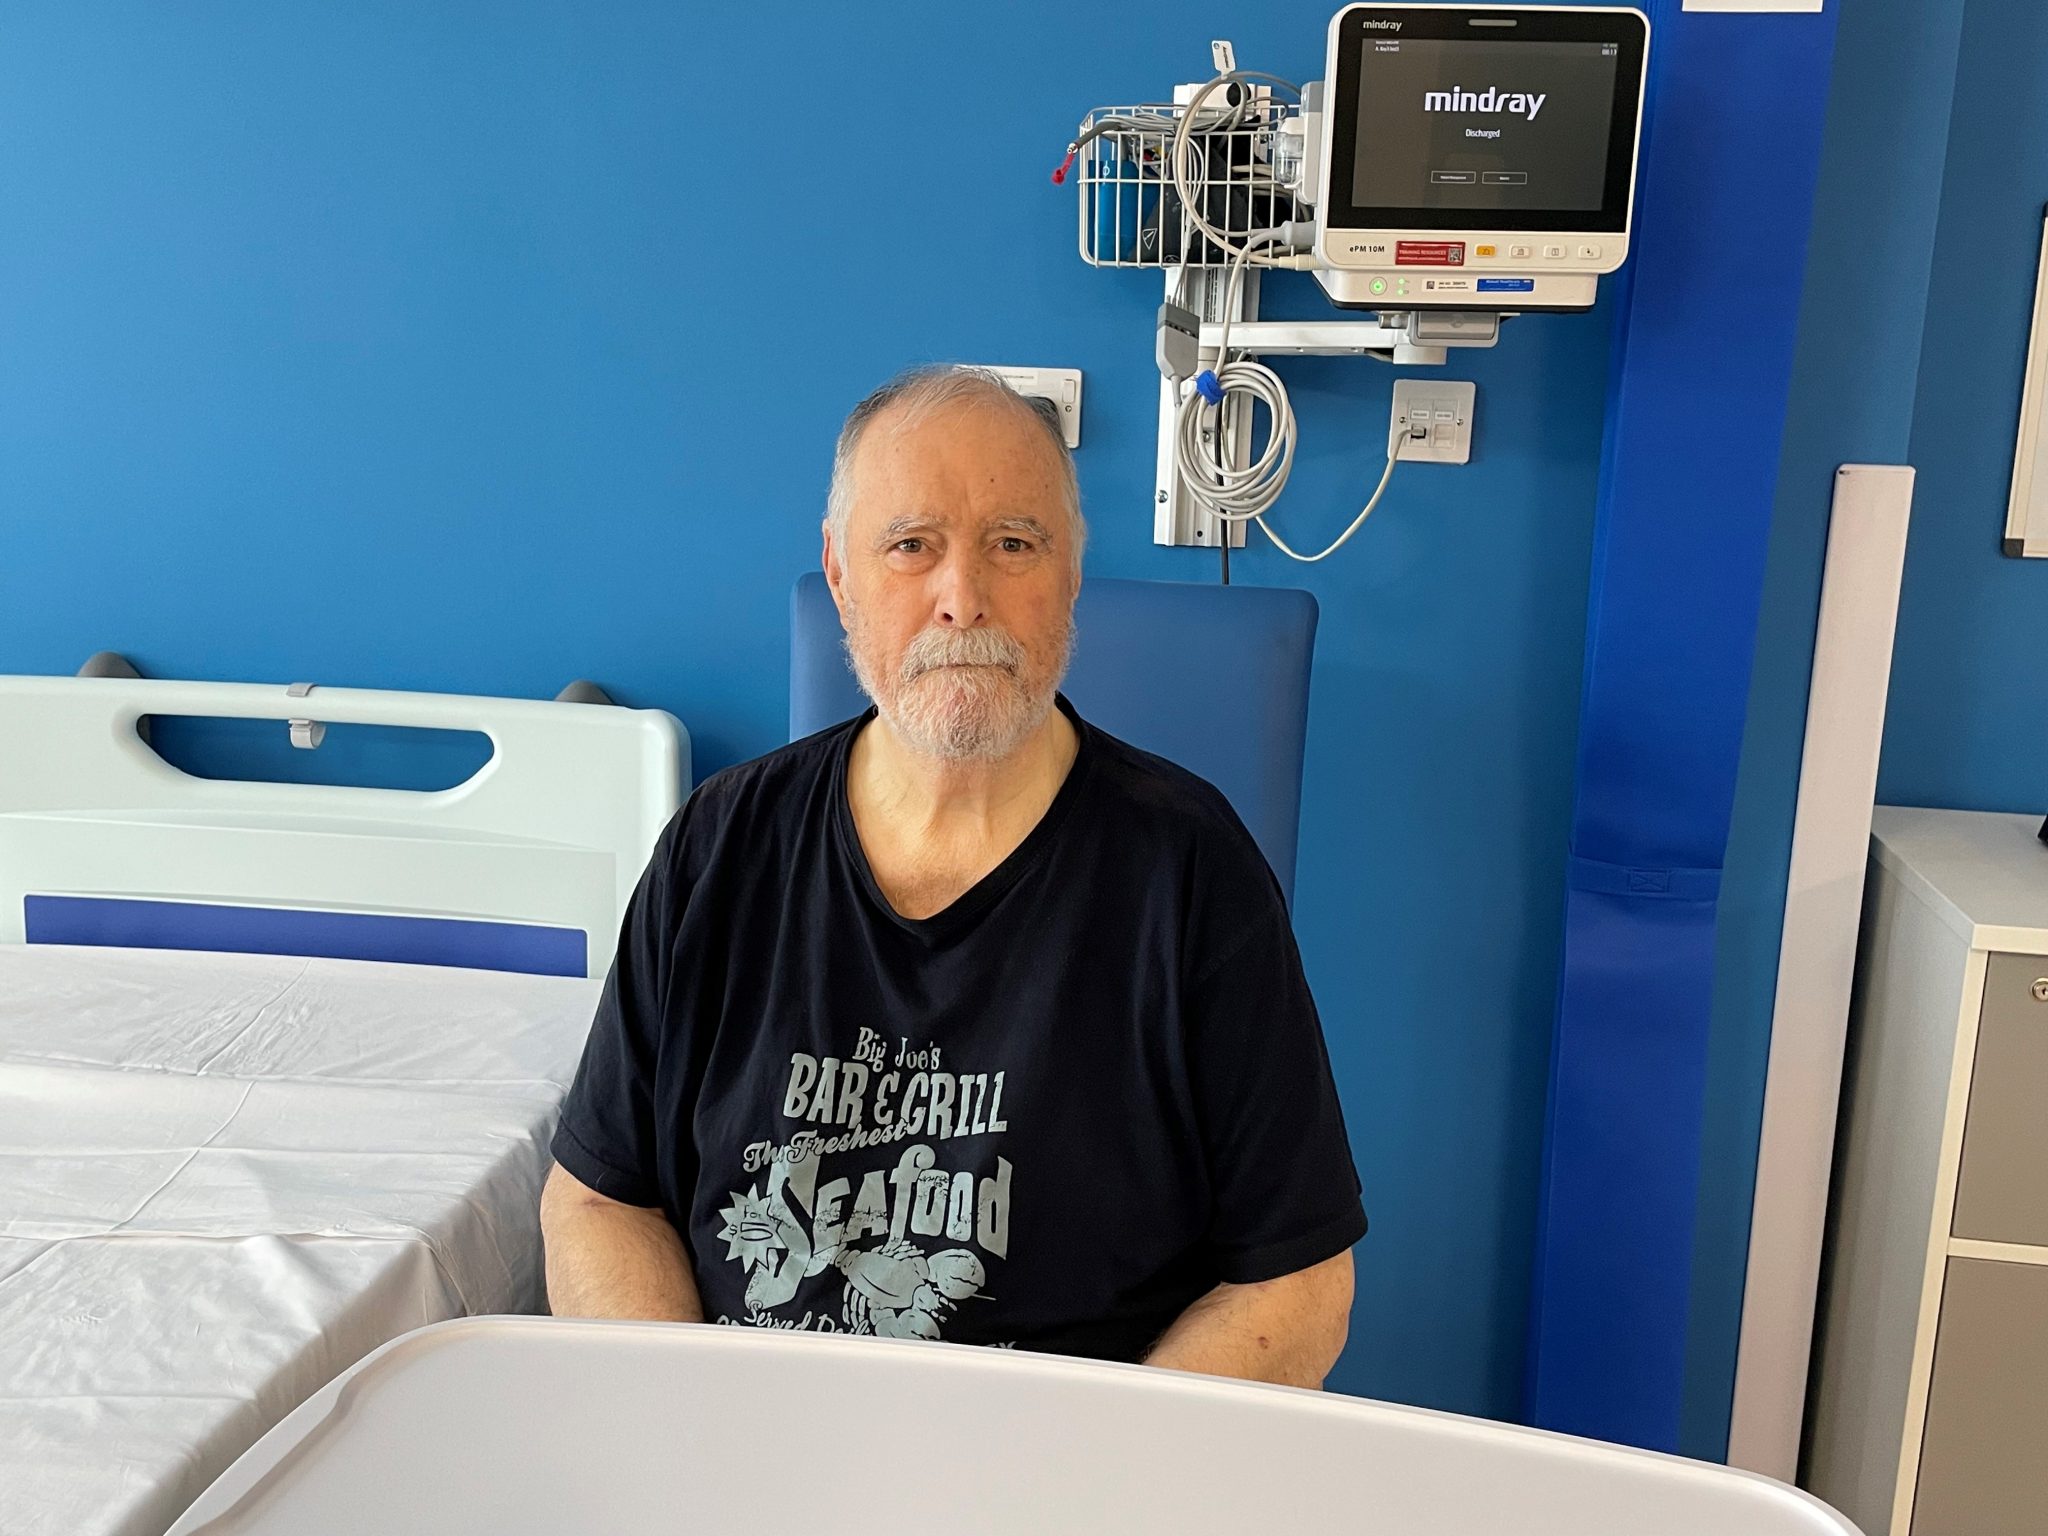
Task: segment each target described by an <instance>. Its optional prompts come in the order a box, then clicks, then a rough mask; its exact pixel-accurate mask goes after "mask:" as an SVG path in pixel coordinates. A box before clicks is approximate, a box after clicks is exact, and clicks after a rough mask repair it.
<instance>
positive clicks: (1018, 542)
mask: <svg viewBox="0 0 2048 1536" xmlns="http://www.w3.org/2000/svg"><path fill="white" fill-rule="evenodd" d="M1030 548H1031V541H1030V540H1029V539H1004V540H1003V541H1002V550H1003V553H1004V554H1006V555H1021V554H1023V553H1024V552H1025V551H1026V550H1028V549H1030Z"/></svg>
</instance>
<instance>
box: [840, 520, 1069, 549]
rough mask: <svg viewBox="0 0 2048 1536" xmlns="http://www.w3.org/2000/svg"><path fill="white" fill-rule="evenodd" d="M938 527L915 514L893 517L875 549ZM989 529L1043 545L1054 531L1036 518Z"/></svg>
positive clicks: (1005, 522)
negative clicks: (1021, 536)
mask: <svg viewBox="0 0 2048 1536" xmlns="http://www.w3.org/2000/svg"><path fill="white" fill-rule="evenodd" d="M937 526H938V525H937V524H936V523H935V522H934V521H933V520H932V519H931V518H929V517H920V516H917V515H915V514H906V515H904V516H901V517H892V518H890V519H889V521H888V522H886V523H884V524H883V525H882V531H881V532H880V533H878V534H876V535H875V547H876V548H878V549H880V548H885V547H887V546H888V545H891V544H894V543H895V542H896V541H897V540H898V539H907V538H911V537H913V536H914V535H917V534H921V533H930V532H932V531H934V530H935V529H936V528H937ZM988 529H989V531H990V532H991V533H999V534H1003V535H1005V536H1012V535H1017V534H1022V535H1023V536H1025V537H1026V538H1032V539H1036V540H1038V542H1039V543H1041V544H1050V543H1051V542H1052V530H1051V529H1049V528H1047V527H1046V526H1045V524H1044V523H1042V522H1040V521H1039V520H1038V519H1037V518H1035V517H1022V516H1019V517H999V518H997V519H996V520H995V521H994V522H992V523H990V524H989V525H988Z"/></svg>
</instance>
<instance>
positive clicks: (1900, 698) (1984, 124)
mask: <svg viewBox="0 0 2048 1536" xmlns="http://www.w3.org/2000/svg"><path fill="white" fill-rule="evenodd" d="M2044 204H2048V6H2043V5H2041V4H2040V3H2039V0H1969V8H1968V13H1967V17H1966V20H1965V22H1964V26H1963V39H1962V51H1961V59H1960V63H1959V67H1958V70H1957V76H1956V105H1955V120H1954V126H1953V129H1952V131H1951V133H1950V136H1949V143H1948V168H1947V175H1946V177H1945V179H1944V181H1943V184H1942V197H1941V223H1940V227H1939V230H1938V232H1937V234H1936V237H1935V270H1936V271H1937V272H1938V273H1940V274H1942V278H1943V280H1942V281H1941V282H1940V283H1939V284H1938V285H1937V287H1936V288H1935V291H1934V293H1933V296H1932V298H1931V300H1930V302H1929V304H1928V307H1927V337H1926V344H1925V347H1924V349H1923V351H1922V353H1921V358H1920V371H1919V381H1918V382H1919V391H1918V399H1917V403H1916V405H1915V408H1914V412H1913V462H1914V463H1915V464H1917V465H1918V466H1919V469H1920V477H1919V482H1918V485H1917V488H1916V491H1915V495H1914V503H1913V530H1912V535H1911V538H1910V539H1909V541H1908V543H1907V546H1906V581H1905V586H1904V589H1903V590H1902V591H1901V593H1900V598H1899V636H1898V645H1897V650H1896V653H1895V659H1894V661H1893V664H1892V692H1891V703H1890V708H1889V710H1888V712H1887V715H1886V719H1885V737H1884V760H1883V768H1882V771H1881V774H1880V777H1879V780H1878V795H1879V798H1880V799H1882V800H1884V801H1886V802H1888V803H1890V804H1896V805H1939V806H1959V807H1964V808H1968V809H1974V810H2000V811H2048V562H2044V561H2040V560H2013V559H2008V558H2006V557H2005V556H2004V555H2003V554H2002V553H2001V552H2000V549H1999V541H2000V539H2001V538H2002V537H2003V535H2004V532H2005V512H2006V500H2007V497H2008V495H2009V493H2010V491H2011V487H2012V468H2013V444H2014V438H2015V435H2016V433H2017V431H2018V426H2019V409H2020V381H2021V377H2022V374H2023V372H2024V370H2025V365H2026V347H2027V327H2028V324H2029V322H2030V320H2031V317H2032V315H2033V307H2034V282H2035V274H2036V271H2037V269H2038V262H2039V257H2040V251H2041V214H2042V207H2043V205H2044Z"/></svg>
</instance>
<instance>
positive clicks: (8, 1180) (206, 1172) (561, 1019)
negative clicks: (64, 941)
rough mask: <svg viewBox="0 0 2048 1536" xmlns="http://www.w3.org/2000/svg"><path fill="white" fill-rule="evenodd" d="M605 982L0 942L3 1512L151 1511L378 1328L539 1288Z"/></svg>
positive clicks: (173, 1503) (35, 1522)
mask: <svg viewBox="0 0 2048 1536" xmlns="http://www.w3.org/2000/svg"><path fill="white" fill-rule="evenodd" d="M601 985H602V984H601V983H600V982H597V981H585V980H581V979H565V978H560V977H539V976H514V975H505V974H500V973H495V972H487V971H469V970H454V969H447V968H440V967H433V966H410V965H378V964H370V963H366V962H361V961H343V960H301V959H296V958H279V957H271V956H255V955H217V954H185V953H176V952H171V951H158V950H120V949H85V948H63V947H54V946H51V947H45V946H20V945H4V946H0V1490H5V1491H4V1494H0V1526H4V1527H5V1529H6V1530H7V1531H9V1532H10V1533H35V1536H42V1533H45V1532H48V1533H52V1536H55V1533H63V1536H97V1533H116V1532H118V1533H120V1536H143V1533H148V1536H157V1533H160V1532H162V1531H163V1530H164V1529H165V1528H166V1527H168V1526H169V1525H170V1523H171V1522H172V1521H173V1520H174V1519H176V1518H177V1516H178V1515H179V1514H180V1513H181V1512H182V1511H183V1510H184V1508H185V1506H186V1505H187V1504H189V1503H190V1502H191V1501H192V1500H193V1499H194V1498H195V1497H197V1496H198V1494H199V1493H200V1491H201V1490H202V1489H204V1488H205V1487H206V1486H207V1484H208V1483H210V1482H211V1481H212V1480H213V1479H214V1477H216V1476H217V1475H218V1474H219V1473H220V1472H221V1471H222V1469H224V1468H225V1467H226V1466H227V1465H228V1464H229V1463H230V1462H231V1461H233V1460H234V1458H235V1457H236V1456H237V1455H239V1454H240V1453H241V1452H242V1451H243V1450H244V1449H245V1448H246V1447H247V1446H248V1445H249V1444H250V1443H251V1442H253V1441H254V1440H255V1439H256V1438H257V1437H258V1436H259V1435H261V1434H262V1433H263V1432H264V1431H265V1430H267V1429H268V1428H269V1427H270V1426H271V1425H272V1424H274V1423H275V1422H276V1421H277V1420H278V1419H279V1418H281V1417H282V1416H283V1415H284V1414H286V1413H287V1412H289V1411H290V1410H291V1409H292V1408H293V1407H295V1406H296V1405H297V1404H298V1403H300V1402H301V1401H303V1400H304V1399H305V1398H306V1397H307V1396H309V1395H310V1394H311V1393H312V1392H314V1391H315V1390H317V1389H318V1388H319V1387H320V1386H322V1385H323V1384H324V1383H325V1382H327V1381H328V1380H329V1379H330V1378H331V1377H333V1376H334V1375H335V1374H336V1373H337V1372H338V1371H340V1370H342V1369H343V1368H345V1367H346V1366H348V1365H350V1364H352V1363H354V1362H355V1361H356V1360H357V1359H359V1358H361V1357H362V1356H363V1355H364V1354H366V1353H367V1352H369V1351H370V1350H371V1349H373V1348H375V1347H376V1346H377V1345H378V1344H380V1343H382V1342H384V1341H385V1340H387V1339H389V1338H392V1337H394V1336H396V1335H397V1334H400V1333H403V1332H405V1331H406V1330H408V1329H411V1328H416V1327H420V1326H422V1325H424V1324H426V1323H430V1322H436V1321H440V1320H442V1319H446V1318H451V1317H459V1316H461V1315H463V1314H465V1313H491V1312H513V1311H525V1310H537V1309H538V1308H539V1307H540V1305H541V1302H542V1290H541V1269H540V1244H539V1230H538V1224H537V1219H536V1208H537V1205H538V1201H539V1196H540V1184H541V1180H542V1178H543V1177H544V1175H545V1173H546V1171H547V1166H548V1164H547V1138H548V1135H549V1133H550V1132H551V1130H552V1128H553V1124H554V1118H555V1112H556V1107H557V1105H558V1104H559V1103H560V1100H561V1096H562V1093H563V1091H564V1089H565V1088H566V1087H567V1084H568V1081H569V1078H570V1076H571V1074H572V1073H573V1072H574V1070H575V1065H576V1059H577V1055H578V1053H579V1051H580V1050H581V1048H582V1044H583V1038H584V1036H585V1034H586V1033H587V1032H588V1030H589V1026H590V1017H591V1011H592V1009H593V1007H594V1006H595V1004H596V1000H597V994H598V991H599V989H600V987H601Z"/></svg>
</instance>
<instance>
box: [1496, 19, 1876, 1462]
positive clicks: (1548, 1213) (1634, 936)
mask: <svg viewBox="0 0 2048 1536" xmlns="http://www.w3.org/2000/svg"><path fill="white" fill-rule="evenodd" d="M1833 9H1834V8H1833V6H1832V5H1831V6H1830V7H1829V9H1828V10H1827V11H1826V12H1824V13H1822V14H1819V15H1785V14H1759V15H1744V14H1719V13H1699V12H1684V11H1682V10H1681V9H1680V6H1679V4H1678V3H1677V0H1668V3H1665V4H1661V5H1658V6H1656V7H1655V8H1654V10H1653V14H1652V21H1653V25H1654V28H1655V31H1654V36H1653V42H1652V53H1651V83H1650V101H1649V107H1648V118H1647V121H1646V124H1645V138H1644V151H1643V173H1642V177H1641V182H1640V186H1639V193H1638V205H1637V215H1636V237H1635V242H1634V258H1633V261H1632V262H1631V264H1630V268H1629V269H1628V275H1627V277H1626V279H1625V284H1624V290H1623V292H1622V293H1621V295H1620V303H1619V309H1618V314H1617V328H1616V342H1615V348H1616V350H1615V357H1614V366H1613V370H1612V374H1611V377H1610V383H1609V391H1608V417H1607V423H1608V425H1607V442H1606V451H1605V457H1604V462H1603V466H1602V482H1601V493H1600V505H1599V511H1598V514H1597V523H1596V528H1595V535H1594V560H1593V584H1592V592H1591V597H1590V601H1589V608H1588V628H1587V645H1586V663H1585V680H1584V691H1583V695H1582V705H1581V713H1580V720H1579V744H1578V782H1577V790H1576V800H1575V804H1574V808H1573V820H1572V848H1571V859H1570V862H1569V866H1568V872H1567V877H1566V878H1567V892H1566V904H1565V941H1564V957H1563V969H1562V974H1561V979H1560V983H1559V997H1558V1009H1557V1023H1556V1030H1555V1036H1554V1041H1553V1050H1552V1061H1551V1085H1550V1109H1549V1124H1548V1134H1547V1139H1546V1146H1545V1153H1544V1186H1543V1197H1542V1210H1541V1227H1540V1231H1539V1236H1538V1244H1537V1253H1536V1272H1535V1283H1534V1287H1533V1290H1532V1295H1531V1327H1530V1341H1529V1361H1528V1366H1529V1369H1528V1376H1527V1389H1526V1391H1527V1404H1526V1406H1527V1409H1528V1413H1529V1417H1530V1418H1531V1420H1532V1421H1533V1422H1535V1423H1538V1424H1541V1425H1544V1426H1547V1427H1550V1428H1556V1429H1563V1430H1568V1431H1571V1432H1573V1433H1578V1434H1586V1435H1594V1436H1598V1437H1600V1438H1603V1439H1610V1440H1620V1441H1626V1442H1629V1443H1632V1444H1637V1445H1644V1446H1651V1447H1656V1448H1661V1449H1676V1448H1677V1444H1678V1435H1679V1422H1680V1414H1681V1407H1682V1403H1683V1395H1684V1385H1685V1382H1684V1376H1685V1356H1686V1338H1687V1321H1688V1311H1687V1309H1688V1305H1689V1294H1690V1276H1691V1269H1692V1239H1693V1232H1694V1212H1695V1203H1696V1196H1697V1190H1698V1184H1699V1147H1700V1135H1701V1126H1702V1117H1703V1113H1704V1088H1705V1073H1706V1062H1707V1037H1708V1020H1709V1015H1710V1007H1711V1001H1712V994H1713V973H1714V925H1715V903H1716V900H1717V897H1718V894H1719V886H1720V874H1721V863H1722V859H1723V856H1724V853H1725V850H1726V846H1727V840H1728V826H1729V817H1730V812H1731V807H1732V803H1733V799H1734V790H1735V774H1736V765H1737V763H1738V761H1739V758H1740V755H1741V745H1742V728H1743V719H1744V712H1745V706H1746V703H1747V697H1748V691H1749V678H1750V663H1751V659H1752V655H1753V651H1754V645H1755V633H1756V622H1757V611H1758V604H1759V600H1760V595H1761V591H1762V587H1763V576H1764V559H1765V553H1766V549H1767V545H1768V534H1769V528H1770V520H1771V508H1772V504H1773V493H1774V489H1775V486H1776V482H1777V475H1778V457H1779V448H1780V442H1781V438H1782V433H1783V428H1784V420H1785V411H1786V404H1787V398H1788V392H1789V388H1790V379H1791V370H1792V358H1793V348H1794V341H1795V337H1796V334H1797V329H1798V319H1799V310H1800V298H1801V292H1802V288H1803V285H1804V278H1805V272H1806V264H1807V262H1806V256H1807V252H1806V246H1807V235H1808V230H1809V227H1810V223H1811V216H1812V208H1813V201H1814V185H1815V180H1816V177H1817V175H1818V168H1819V160H1820V147H1821V129H1822V124H1823V120H1824V117H1825V109H1826V103H1827V94H1828V74H1829V65H1830V60H1831V54H1832V48H1833V40H1834V24H1835V19H1834V14H1833Z"/></svg>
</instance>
